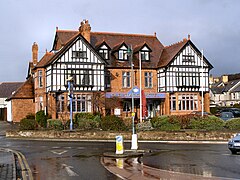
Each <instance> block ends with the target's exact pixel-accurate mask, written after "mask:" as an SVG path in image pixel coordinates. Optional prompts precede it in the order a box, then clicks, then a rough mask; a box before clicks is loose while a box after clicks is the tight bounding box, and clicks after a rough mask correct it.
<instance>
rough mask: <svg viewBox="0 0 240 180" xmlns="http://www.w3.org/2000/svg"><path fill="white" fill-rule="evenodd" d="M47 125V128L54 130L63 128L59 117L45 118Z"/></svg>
mask: <svg viewBox="0 0 240 180" xmlns="http://www.w3.org/2000/svg"><path fill="white" fill-rule="evenodd" d="M47 127H48V128H49V129H54V130H63V124H62V121H61V120H59V119H48V120H47Z"/></svg>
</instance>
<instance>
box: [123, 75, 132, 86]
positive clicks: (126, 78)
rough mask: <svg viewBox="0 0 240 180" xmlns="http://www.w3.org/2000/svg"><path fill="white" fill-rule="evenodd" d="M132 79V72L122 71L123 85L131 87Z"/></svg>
mask: <svg viewBox="0 0 240 180" xmlns="http://www.w3.org/2000/svg"><path fill="white" fill-rule="evenodd" d="M130 80H131V74H130V72H123V73H122V86H123V88H129V87H130V86H131V83H130Z"/></svg>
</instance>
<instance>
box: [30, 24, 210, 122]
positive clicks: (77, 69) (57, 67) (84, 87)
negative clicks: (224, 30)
mask: <svg viewBox="0 0 240 180" xmlns="http://www.w3.org/2000/svg"><path fill="white" fill-rule="evenodd" d="M212 68H213V67H212V65H211V64H210V63H209V61H208V60H207V59H206V58H205V57H202V54H201V52H200V51H199V50H198V49H197V47H196V46H195V45H194V44H193V42H192V41H191V39H190V36H189V37H188V39H183V40H182V41H180V42H178V43H175V44H173V45H170V46H164V45H163V44H162V43H161V42H160V41H159V40H158V38H157V36H156V34H154V35H142V34H123V33H108V32H92V31H91V27H90V24H89V22H88V21H87V20H84V21H83V22H81V24H80V27H79V29H78V30H76V31H69V30H59V29H58V28H57V29H56V34H55V37H54V42H53V48H52V50H51V51H50V52H46V53H45V55H44V56H43V57H42V58H41V59H40V60H39V61H38V46H37V44H36V43H34V44H33V47H32V62H30V65H29V70H28V77H27V79H29V78H32V79H33V89H34V106H33V107H34V109H35V112H37V111H39V110H44V111H45V112H46V113H47V114H49V115H51V116H52V118H60V119H61V118H62V119H64V118H68V117H69V97H68V95H69V94H68V93H69V89H68V85H67V82H68V80H69V79H72V80H73V81H74V90H73V91H74V92H73V93H74V98H73V112H74V113H77V112H91V113H93V112H100V113H102V114H114V113H115V114H116V115H119V116H122V117H124V118H125V117H130V116H131V112H135V114H136V117H137V118H139V116H140V114H141V113H140V105H142V106H144V109H146V113H145V114H144V116H145V118H146V117H154V116H158V115H164V114H165V115H171V114H188V113H191V112H192V111H200V110H201V108H202V106H201V104H202V103H204V106H203V107H204V111H209V103H210V98H209V81H208V79H209V71H210V70H211V69H212ZM135 90H136V92H134V91H135ZM202 96H203V99H204V102H202ZM132 97H133V98H132ZM140 97H143V98H144V99H145V100H144V103H142V102H140ZM143 98H141V99H143ZM132 103H134V106H133V104H132Z"/></svg>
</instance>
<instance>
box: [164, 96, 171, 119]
mask: <svg viewBox="0 0 240 180" xmlns="http://www.w3.org/2000/svg"><path fill="white" fill-rule="evenodd" d="M164 115H170V95H169V93H166V97H165V101H164Z"/></svg>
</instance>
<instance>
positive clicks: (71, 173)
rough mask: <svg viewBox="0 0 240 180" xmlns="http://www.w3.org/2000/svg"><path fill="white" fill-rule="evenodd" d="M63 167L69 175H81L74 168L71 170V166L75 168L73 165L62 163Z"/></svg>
mask: <svg viewBox="0 0 240 180" xmlns="http://www.w3.org/2000/svg"><path fill="white" fill-rule="evenodd" d="M62 167H63V168H64V169H65V170H66V171H67V173H68V175H69V176H79V175H78V174H77V173H75V172H74V171H73V170H71V168H73V167H72V166H68V165H66V164H62Z"/></svg>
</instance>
